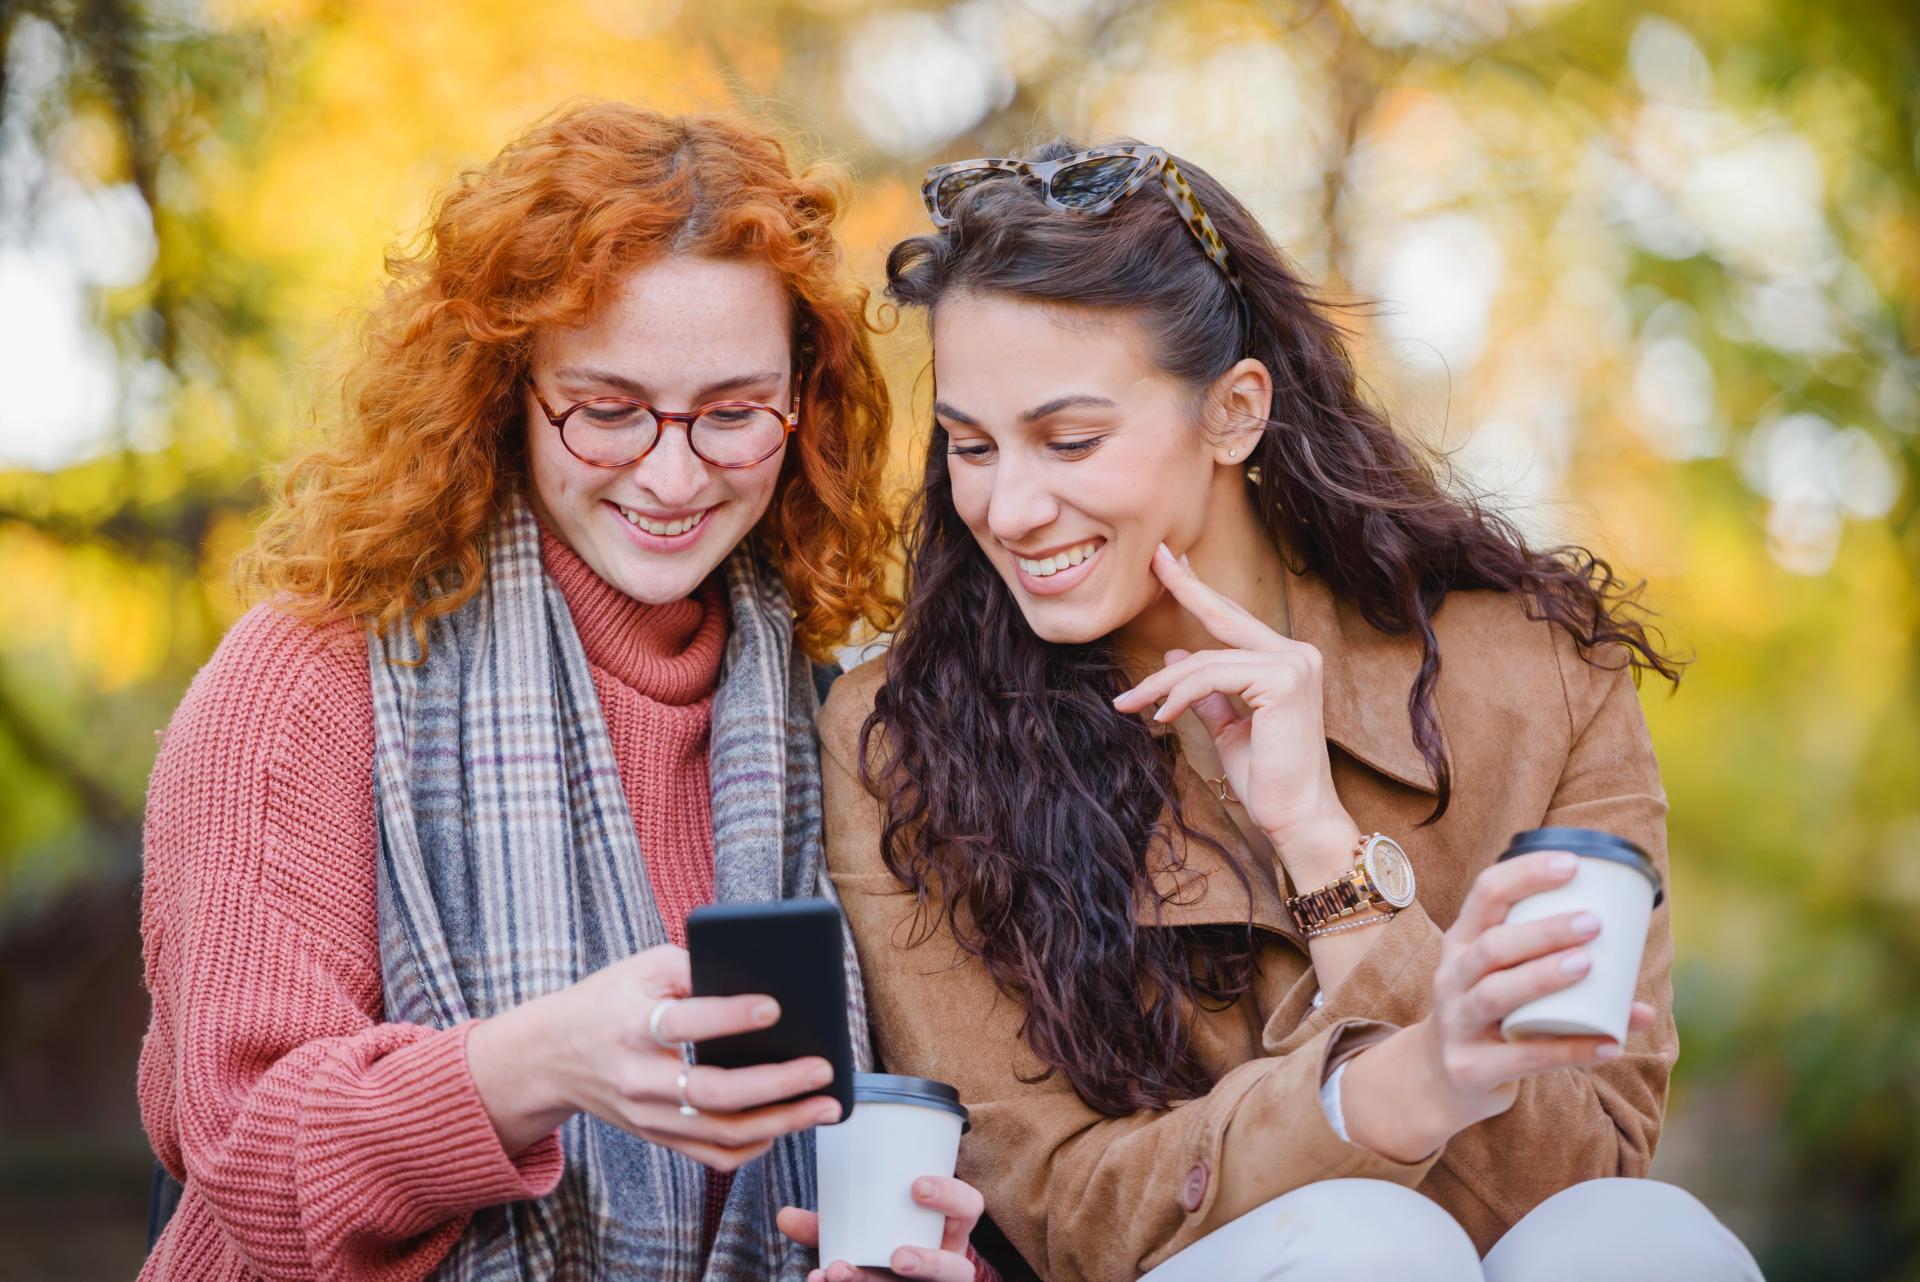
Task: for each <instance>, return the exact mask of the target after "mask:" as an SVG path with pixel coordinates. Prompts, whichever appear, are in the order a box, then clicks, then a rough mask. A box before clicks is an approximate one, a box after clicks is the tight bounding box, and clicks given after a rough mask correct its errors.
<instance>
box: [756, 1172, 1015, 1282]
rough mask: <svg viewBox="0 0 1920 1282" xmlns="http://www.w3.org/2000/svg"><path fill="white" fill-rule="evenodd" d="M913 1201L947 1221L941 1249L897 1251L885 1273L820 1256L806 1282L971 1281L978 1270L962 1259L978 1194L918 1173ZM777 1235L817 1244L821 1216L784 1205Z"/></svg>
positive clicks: (979, 1204)
mask: <svg viewBox="0 0 1920 1282" xmlns="http://www.w3.org/2000/svg"><path fill="white" fill-rule="evenodd" d="M913 1198H914V1201H916V1202H918V1203H920V1204H921V1205H922V1206H924V1207H926V1208H927V1209H928V1210H930V1211H937V1212H939V1213H940V1214H941V1215H943V1216H945V1217H946V1220H945V1224H944V1227H943V1229H942V1231H941V1236H940V1248H939V1249H938V1250H933V1251H929V1250H926V1249H924V1248H919V1247H907V1246H902V1247H896V1248H895V1249H894V1252H893V1256H892V1258H891V1259H890V1260H889V1261H888V1264H889V1265H890V1267H889V1268H886V1269H863V1268H859V1267H858V1266H856V1265H852V1264H848V1263H847V1262H846V1261H845V1260H839V1259H831V1258H828V1257H826V1256H822V1257H821V1263H822V1265H823V1266H824V1267H822V1268H818V1269H815V1270H813V1272H811V1273H809V1274H808V1275H807V1282H871V1280H874V1279H883V1278H894V1277H906V1278H931V1279H934V1280H935V1282H973V1278H974V1276H975V1274H976V1272H977V1268H976V1266H975V1265H974V1262H973V1260H972V1259H971V1258H970V1257H969V1256H968V1255H967V1245H968V1242H969V1240H970V1239H971V1238H972V1236H973V1230H974V1226H976V1225H977V1224H979V1223H980V1217H981V1215H982V1214H983V1213H985V1211H986V1200H985V1199H984V1198H982V1197H981V1196H980V1190H978V1189H976V1188H974V1187H973V1185H971V1184H968V1183H966V1182H965V1181H963V1180H958V1179H953V1178H951V1177H942V1176H938V1175H923V1176H921V1177H920V1178H918V1179H916V1180H915V1181H914V1182H913ZM778 1222H779V1225H780V1231H781V1232H782V1233H785V1234H786V1235H787V1236H788V1237H790V1238H792V1239H793V1240H794V1241H796V1242H798V1243H800V1244H801V1245H803V1246H811V1247H818V1246H819V1245H820V1215H819V1213H818V1212H817V1211H803V1210H801V1209H799V1208H798V1207H792V1206H789V1207H786V1208H784V1209H782V1210H781V1212H780V1215H779V1221H778Z"/></svg>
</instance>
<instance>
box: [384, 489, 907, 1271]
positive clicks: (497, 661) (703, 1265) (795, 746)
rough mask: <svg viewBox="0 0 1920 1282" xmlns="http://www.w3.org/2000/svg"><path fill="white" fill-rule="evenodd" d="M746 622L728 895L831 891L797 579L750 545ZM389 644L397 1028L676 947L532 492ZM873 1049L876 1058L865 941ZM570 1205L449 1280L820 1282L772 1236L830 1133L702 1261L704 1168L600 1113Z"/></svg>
mask: <svg viewBox="0 0 1920 1282" xmlns="http://www.w3.org/2000/svg"><path fill="white" fill-rule="evenodd" d="M726 577H727V599H728V609H729V613H730V622H731V628H730V630H729V633H728V638H727V650H726V658H725V661H724V664H723V666H722V669H721V675H720V685H719V689H718V690H717V692H716V693H715V696H714V704H713V728H712V751H711V763H710V765H711V784H712V790H713V837H714V841H713V847H714V862H715V867H714V896H715V899H716V900H717V901H719V902H722V903H740V902H758V901H766V900H774V899H780V898H785V897H793V896H804V895H814V894H824V895H828V896H831V895H832V893H833V891H832V883H831V882H830V881H829V880H828V879H827V877H826V875H825V871H824V863H823V860H822V858H821V849H820V843H821V835H820V834H821V807H820V772H819V755H818V754H819V744H818V741H817V739H816V738H815V734H816V731H815V727H814V718H815V715H816V713H817V711H818V706H819V705H818V698H817V696H816V694H815V688H814V684H813V681H812V679H811V670H810V667H809V665H808V662H807V660H806V657H805V656H804V655H803V654H801V653H800V652H799V651H797V650H796V649H795V648H794V645H793V616H792V610H791V607H790V606H789V604H788V599H787V592H786V585H785V584H784V583H783V582H782V580H781V578H780V576H779V573H778V572H777V571H776V570H775V569H774V568H773V566H772V564H771V562H770V561H769V559H768V558H767V557H766V556H765V554H764V553H763V552H762V551H760V550H758V549H756V548H753V547H751V546H749V545H745V544H743V545H742V546H741V547H740V548H739V549H736V550H735V552H734V553H733V554H732V555H731V556H730V557H729V558H728V560H727V562H726ZM428 638H429V649H428V656H427V658H426V660H425V662H424V663H418V664H414V663H413V660H415V659H417V658H418V648H417V647H416V646H415V644H414V641H413V637H412V634H411V631H410V629H409V628H408V627H407V625H406V624H405V623H404V622H403V623H402V624H401V625H399V626H397V627H395V628H394V629H392V630H391V631H390V632H389V633H386V634H384V635H380V634H376V635H373V636H372V637H370V639H369V647H368V648H369V651H370V658H371V663H372V670H373V695H374V740H375V748H374V766H373V773H374V797H375V802H376V807H377V814H378V824H379V834H380V868H379V874H380V875H379V916H380V972H381V979H382V981H383V986H384V991H385V1002H386V1014H387V1018H388V1019H389V1020H392V1021H396V1022H408V1023H419V1024H428V1025H431V1026H433V1027H436V1028H448V1027H451V1026H453V1025H455V1024H458V1023H459V1022H460V1021H462V1020H467V1019H478V1018H484V1017H486V1016H488V1015H492V1014H495V1013H497V1012H500V1011H503V1010H507V1009H509V1008H511V1007H513V1006H516V1005H519V1004H520V1003H521V1002H525V1001H527V1000H529V999H531V998H534V997H538V996H540V995H541V994H543V993H550V992H553V991H554V990H556V989H559V988H563V987H565V986H567V985H568V984H571V983H573V982H574V981H576V980H578V979H581V978H583V977H584V976H586V975H589V974H591V973H592V972H594V971H596V970H598V969H600V968H601V967H603V966H606V965H608V964H609V963H611V962H614V961H618V960H620V959H621V958H623V957H627V956H630V955H632V954H633V953H636V952H639V951H641V950H643V949H646V948H651V947H653V946H654V945H656V944H664V943H666V942H667V932H666V928H665V926H664V925H663V924H662V923H661V920H660V914H659V911H658V910H657V908H656V907H655V904H654V899H653V892H652V890H651V888H650V887H649V885H648V881H647V867H646V863H645V861H644V860H643V859H642V858H641V853H640V842H639V837H638V835H637V834H636V833H635V831H634V826H633V819H632V816H631V815H630V814H629V813H628V810H627V803H626V798H625V795H624V794H623V793H622V791H621V785H620V775H619V769H618V767H617V765H616V764H615V762H614V757H613V748H612V745H611V743H610V741H609V739H608V737H607V728H606V722H605V719H604V717H603V716H602V715H601V711H600V703H599V699H598V697H597V696H596V695H595V693H594V688H593V679H592V676H591V674H590V672H589V670H588V667H587V657H586V653H585V651H584V650H583V649H582V647H581V643H580V637H579V634H578V633H577V632H576V631H575V630H574V626H573V620H572V616H571V615H570V614H569V612H568V610H567V604H566V599H565V598H564V597H563V596H562V595H561V592H560V589H559V587H558V586H557V585H556V584H555V583H554V582H553V580H552V579H551V578H550V577H549V576H548V575H547V573H546V570H545V567H544V566H543V565H542V564H541V560H540V534H539V527H538V525H537V524H536V522H535V520H534V517H533V515H532V513H531V511H530V510H529V509H528V507H527V504H526V501H525V499H524V498H523V497H521V496H518V495H516V496H515V497H514V499H513V500H512V501H511V502H510V503H509V504H508V506H507V507H506V508H505V510H503V511H502V512H501V513H500V515H499V518H498V520H497V523H496V525H495V527H494V529H493V531H492V534H491V539H490V544H489V548H488V555H487V577H486V582H485V583H484V584H483V585H482V587H481V589H480V591H478V592H477V593H475V594H474V596H473V598H472V599H471V600H470V601H468V602H467V603H466V604H465V605H463V606H462V607H461V608H460V609H459V610H457V611H455V612H454V613H452V614H450V615H447V616H444V617H442V618H439V619H435V620H433V621H431V622H430V623H429V625H428ZM844 944H845V952H846V965H847V971H848V988H847V991H848V993H849V1009H848V1012H847V1019H848V1023H849V1025H850V1027H851V1028H852V1029H853V1033H854V1039H855V1055H856V1059H857V1060H858V1062H859V1064H860V1066H861V1067H862V1068H865V1067H867V1066H868V1065H869V1064H870V1062H871V1051H870V1049H869V1048H868V1046H867V1040H866V1029H867V1020H866V1011H865V1005H864V1001H863V999H862V997H861V988H860V982H859V968H858V963H857V962H856V961H855V960H854V956H853V943H852V939H851V936H848V937H846V938H845V940H844ZM561 1144H562V1147H563V1149H564V1151H565V1154H566V1171H565V1174H564V1176H563V1177H562V1178H561V1181H560V1185H559V1187H558V1188H556V1189H555V1190H554V1191H553V1192H552V1193H551V1194H549V1195H548V1196H546V1197H544V1198H540V1199H538V1200H534V1201H525V1202H514V1203H509V1204H506V1205H501V1206H492V1207H487V1208H485V1209H483V1210H481V1211H480V1212H479V1213H477V1214H476V1215H475V1216H474V1217H473V1219H472V1222H471V1223H470V1224H469V1226H468V1228H467V1230H466V1232H465V1234H464V1235H463V1236H462V1237H461V1238H460V1239H459V1240H458V1241H457V1242H456V1243H455V1244H454V1246H453V1248H452V1251H451V1252H450V1253H449V1254H448V1256H447V1258H446V1259H445V1261H444V1262H443V1263H442V1264H441V1266H440V1269H439V1272H438V1273H437V1275H436V1276H438V1277H441V1278H447V1279H455V1280H457V1282H467V1280H468V1279H486V1280H488V1282H492V1280H494V1279H516V1280H518V1279H534V1278H539V1279H548V1278H553V1279H586V1278H609V1277H630V1278H646V1279H658V1280H659V1282H695V1280H696V1279H701V1278H706V1279H713V1280H716V1282H717V1280H719V1279H735V1278H738V1279H752V1280H753V1282H763V1280H764V1279H780V1280H781V1282H800V1279H802V1278H804V1277H805V1275H806V1273H807V1270H808V1269H809V1268H810V1267H813V1265H814V1261H813V1252H811V1251H810V1250H806V1249H804V1248H801V1247H799V1246H796V1245H795V1244H793V1243H792V1242H790V1241H788V1240H787V1239H786V1238H785V1237H783V1236H782V1235H781V1233H780V1232H779V1230H778V1229H776V1228H775V1227H774V1212H775V1211H776V1210H777V1209H778V1208H779V1207H780V1206H783V1205H792V1206H801V1207H812V1206H814V1205H815V1204H816V1203H815V1198H814V1171H813V1136H812V1133H811V1132H803V1133H801V1134H798V1135H790V1136H786V1137H784V1138H782V1139H781V1140H780V1141H778V1142H777V1143H776V1144H775V1145H774V1146H773V1149H772V1150H771V1151H770V1152H768V1153H767V1154H766V1155H765V1156H763V1157H761V1158H759V1159H757V1160H755V1161H753V1162H750V1163H748V1164H747V1165H746V1166H744V1167H742V1168H741V1169H740V1170H739V1172H737V1173H736V1175H735V1176H734V1180H733V1185H732V1188H731V1190H730V1191H729V1193H728V1196H727V1202H726V1207H725V1210H724V1213H723V1215H722V1218H721V1222H720V1228H719V1233H718V1235H717V1236H716V1238H715V1240H714V1243H713V1248H712V1251H711V1254H710V1255H708V1256H706V1257H705V1258H703V1257H702V1252H701V1238H702V1225H703V1211H704V1205H705V1190H706V1182H707V1181H706V1170H705V1168H703V1167H702V1166H701V1165H700V1164H699V1163H697V1162H695V1161H694V1160H693V1159H691V1158H688V1157H684V1156H682V1155H681V1154H679V1153H676V1152H674V1151H673V1150H671V1149H667V1148H663V1147H661V1146H659V1145H656V1144H651V1143H649V1142H647V1141H645V1140H643V1139H640V1138H639V1137H637V1136H634V1135H631V1134H628V1133H627V1132H626V1131H623V1130H621V1129H619V1128H618V1127H615V1126H612V1125H610V1124H609V1123H607V1122H603V1121H601V1120H600V1119H598V1118H595V1117H592V1116H590V1115H587V1114H584V1113H583V1114H576V1115H575V1116H574V1117H572V1118H571V1119H569V1120H568V1121H567V1123H566V1124H565V1126H564V1127H562V1129H561Z"/></svg>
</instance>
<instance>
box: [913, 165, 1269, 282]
mask: <svg viewBox="0 0 1920 1282" xmlns="http://www.w3.org/2000/svg"><path fill="white" fill-rule="evenodd" d="M1005 178H1012V179H1016V180H1018V181H1021V182H1025V183H1027V184H1029V185H1030V186H1033V187H1035V188H1037V189H1038V190H1039V192H1040V196H1041V198H1042V199H1043V200H1045V201H1046V203H1047V204H1048V206H1050V207H1051V208H1054V209H1064V210H1067V211H1069V212H1071V213H1076V214H1088V215H1093V216H1097V215H1100V214H1104V213H1108V212H1110V211H1111V210H1112V209H1113V207H1114V206H1115V205H1118V204H1119V203H1120V202H1121V201H1123V200H1125V199H1126V198H1127V197H1128V196H1131V195H1132V194H1133V193H1134V192H1136V191H1138V190H1140V188H1141V187H1142V186H1144V185H1145V184H1146V183H1148V182H1149V181H1151V180H1153V179H1156V178H1157V179H1159V180H1160V189H1161V190H1162V191H1164V192H1165V193H1166V194H1167V199H1168V200H1171V201H1172V202H1173V207H1174V209H1175V210H1177V211H1178V212H1179V214H1180V218H1181V220H1182V221H1184V222H1185V223H1186V224H1187V230H1189V231H1191V232H1192V233H1193V238H1194V239H1195V240H1197V241H1199V242H1200V248H1201V249H1203V250H1205V251H1206V255H1207V257H1208V258H1211V259H1212V260H1213V263H1214V265H1215V266H1216V267H1218V268H1219V269H1220V270H1221V272H1222V273H1223V274H1224V275H1225V276H1226V278H1227V283H1228V284H1229V285H1231V286H1233V292H1234V295H1235V297H1236V298H1237V299H1238V300H1239V302H1240V306H1241V308H1242V309H1243V310H1244V309H1245V307H1246V294H1245V293H1244V292H1243V291H1242V289H1241V287H1240V273H1239V272H1238V271H1236V270H1234V266H1233V260H1232V259H1231V258H1229V257H1228V256H1227V243H1226V242H1225V241H1224V240H1222V239H1221V238H1220V233H1219V231H1218V230H1217V229H1216V228H1215V227H1214V225H1213V220H1212V219H1211V218H1209V217H1207V211H1206V210H1205V209H1203V208H1201V206H1200V200H1199V198H1198V197H1197V196H1195V195H1194V194H1193V188H1192V187H1191V186H1189V185H1188V183H1187V179H1186V175H1184V174H1182V173H1181V172H1180V166H1179V165H1177V164H1175V163H1174V160H1173V157H1172V156H1169V155H1168V154H1167V153H1166V150H1165V149H1164V148H1161V147H1136V146H1120V147H1093V148H1089V149H1088V150H1086V151H1076V152H1074V153H1073V154H1072V155H1071V156H1063V157H1061V158H1060V159H1059V160H1011V159H1007V158H1005V157H1000V156H986V157H982V158H981V159H979V160H959V161H955V162H954V163H953V164H950V165H935V166H934V167H933V168H932V169H929V170H927V176H926V178H925V180H924V181H922V182H921V184H920V199H921V200H923V201H925V202H926V206H927V214H928V215H929V216H930V217H931V218H932V219H933V225H934V226H935V227H946V226H948V225H950V224H951V223H952V222H953V208H954V204H955V202H957V201H958V200H959V199H960V197H961V196H962V195H964V194H965V193H966V192H968V191H970V190H972V189H973V188H975V187H978V186H979V185H980V184H981V183H984V182H991V181H994V180H996V179H1005Z"/></svg>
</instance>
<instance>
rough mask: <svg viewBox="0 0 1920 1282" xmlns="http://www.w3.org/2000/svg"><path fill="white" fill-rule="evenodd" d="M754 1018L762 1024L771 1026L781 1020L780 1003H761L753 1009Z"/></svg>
mask: <svg viewBox="0 0 1920 1282" xmlns="http://www.w3.org/2000/svg"><path fill="white" fill-rule="evenodd" d="M753 1017H754V1019H755V1020H756V1021H758V1022H759V1023H762V1024H771V1023H773V1022H774V1021H775V1020H777V1019H779V1018H780V1003H779V1002H761V1003H760V1004H759V1005H758V1006H755V1007H754V1008H753Z"/></svg>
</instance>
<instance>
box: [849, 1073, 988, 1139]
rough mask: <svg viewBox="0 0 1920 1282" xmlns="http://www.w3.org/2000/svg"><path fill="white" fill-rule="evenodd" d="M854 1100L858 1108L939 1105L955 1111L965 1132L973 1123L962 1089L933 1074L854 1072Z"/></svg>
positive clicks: (962, 1130) (933, 1106) (944, 1109)
mask: <svg viewBox="0 0 1920 1282" xmlns="http://www.w3.org/2000/svg"><path fill="white" fill-rule="evenodd" d="M853 1102H854V1106H855V1107H856V1108H857V1107H859V1106H860V1105H861V1104H868V1103H872V1104H918V1105H919V1106H920V1107H921V1108H937V1109H940V1110H942V1111H944V1112H948V1113H952V1114H954V1115H955V1116H956V1117H958V1118H959V1119H960V1130H961V1133H962V1134H964V1133H965V1132H966V1131H967V1130H968V1129H970V1127H971V1126H972V1123H970V1122H969V1121H968V1120H967V1107H966V1105H964V1104H962V1103H961V1102H960V1092H959V1091H957V1090H955V1089H954V1088H953V1087H951V1086H949V1085H947V1084H946V1083H945V1082H936V1081H934V1080H933V1079H932V1078H930V1077H903V1076H901V1075H900V1074H897V1073H855V1074H854V1075H853Z"/></svg>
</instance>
